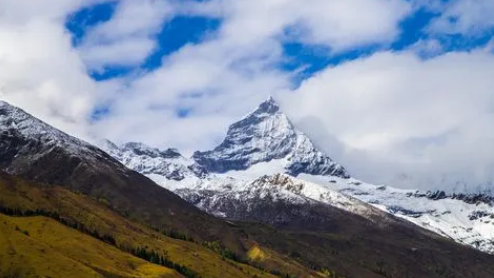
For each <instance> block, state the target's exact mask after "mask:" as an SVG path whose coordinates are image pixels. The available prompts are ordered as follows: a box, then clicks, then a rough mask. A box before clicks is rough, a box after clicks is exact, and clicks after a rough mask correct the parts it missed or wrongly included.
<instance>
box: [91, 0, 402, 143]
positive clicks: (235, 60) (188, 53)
mask: <svg viewBox="0 0 494 278" xmlns="http://www.w3.org/2000/svg"><path fill="white" fill-rule="evenodd" d="M173 9H174V10H175V12H177V13H185V14H194V15H197V14H200V15H203V16H213V17H219V18H221V19H222V25H221V27H220V29H219V30H218V32H216V33H215V34H211V35H210V36H209V37H208V39H207V40H206V41H204V42H201V43H198V44H189V45H187V46H185V47H183V48H182V49H180V50H178V51H177V52H176V53H173V54H172V55H170V56H169V57H166V58H165V59H164V60H163V66H162V67H161V68H159V69H158V70H155V71H153V72H150V73H148V74H144V75H143V76H141V77H139V78H137V79H136V80H134V81H133V82H131V85H130V86H129V87H126V88H125V92H124V94H125V97H120V98H114V102H113V104H112V113H111V115H109V116H108V117H107V118H106V119H104V120H103V121H101V122H99V123H98V128H100V129H101V130H102V131H107V134H108V136H109V137H110V138H112V139H122V138H125V139H131V140H143V141H146V142H148V143H151V144H155V145H158V146H175V147H178V148H181V149H187V150H191V149H194V148H199V149H205V148H210V147H212V146H213V144H214V143H217V140H218V139H220V137H221V136H222V135H223V133H224V131H225V129H226V125H227V123H231V122H232V121H233V120H235V119H236V118H238V117H239V116H241V115H242V114H244V113H247V112H248V111H249V110H250V109H252V108H253V107H255V106H256V105H257V104H258V102H260V101H261V100H263V99H264V98H265V97H266V96H267V95H269V94H274V93H275V92H277V91H280V90H286V89H289V88H290V86H291V82H290V80H291V77H292V76H291V73H285V72H282V71H280V70H278V69H277V65H278V64H279V63H280V62H282V61H283V59H284V54H283V49H282V43H283V41H285V40H287V39H296V40H299V41H303V42H305V43H313V44H323V45H325V46H328V47H331V48H334V49H343V48H350V47H355V46H358V45H363V44H368V43H387V42H389V41H390V40H392V39H393V38H394V37H395V36H396V35H397V34H398V33H399V30H398V24H399V22H400V20H401V19H403V17H405V16H406V14H407V13H408V12H409V11H410V7H409V4H408V3H407V2H406V1H401V0H372V1H368V0H366V1H361V0H349V1H345V3H342V2H341V1H319V0H317V1H313V3H312V4H311V5H307V4H306V3H302V2H300V1H293V0H290V1H288V0H276V1H260V0H256V1H222V0H218V1H215V0H213V1H208V2H202V3H197V2H186V3H185V4H184V5H178V6H174V8H173ZM287 28H292V29H293V30H296V31H297V35H296V36H295V35H293V34H292V35H291V36H290V38H287V37H286V36H285V35H284V34H285V31H286V30H287ZM110 30H111V29H110ZM177 109H190V110H191V111H192V112H191V115H190V116H189V118H188V119H187V120H184V119H181V118H178V117H177V115H176V110H177ZM129 111H131V112H129ZM129 113H130V114H132V115H134V116H133V117H130V118H129V117H128V115H129ZM137 115H148V117H139V116H137ZM218 115H221V116H220V117H218ZM124 118H125V122H126V124H127V126H126V127H119V128H114V127H115V124H114V123H115V122H118V121H119V120H118V119H122V121H123V119H124ZM219 118H221V122H222V123H223V124H222V125H220V124H216V123H213V122H214V121H215V120H218V119H219ZM206 123H207V124H206ZM135 126H141V127H142V126H152V127H160V128H159V130H158V131H157V130H156V128H149V129H145V130H146V131H144V130H143V131H142V132H134V127H135ZM169 126H171V127H173V128H174V130H181V131H183V134H186V136H185V137H186V138H187V140H184V139H182V138H180V137H179V136H176V133H175V132H167V128H165V127H169ZM190 142H194V143H196V144H194V145H192V144H189V143H190Z"/></svg>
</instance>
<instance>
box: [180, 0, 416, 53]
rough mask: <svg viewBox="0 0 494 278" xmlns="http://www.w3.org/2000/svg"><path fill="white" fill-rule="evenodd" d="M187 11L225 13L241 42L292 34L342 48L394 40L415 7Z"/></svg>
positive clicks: (220, 1) (285, 2) (327, 4)
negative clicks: (399, 25) (402, 21)
mask: <svg viewBox="0 0 494 278" xmlns="http://www.w3.org/2000/svg"><path fill="white" fill-rule="evenodd" d="M186 10H187V9H186ZM188 11H189V12H191V13H194V12H195V13H205V14H211V15H213V16H220V15H221V16H222V17H223V18H224V19H225V27H224V28H223V30H222V32H223V35H224V36H228V37H231V38H232V39H235V41H237V42H238V43H252V42H257V41H260V40H263V39H266V38H270V37H284V36H288V37H285V38H284V39H289V40H296V41H300V42H303V43H308V44H318V45H324V46H327V47H330V48H332V49H333V50H343V49H347V48H353V47H357V46H361V45H365V44H372V43H386V42H390V41H392V40H393V39H394V38H396V36H397V35H399V33H400V30H399V28H398V23H399V22H400V21H401V20H403V19H404V18H405V17H406V16H407V15H408V14H409V13H411V12H412V6H411V4H410V3H409V2H408V1H403V0H346V1H338V0H312V1H310V2H303V1H297V0H276V1H263V0H252V1H242V0H238V1H228V0H227V1H224V0H213V1H209V2H206V3H199V4H197V3H196V4H190V5H189V9H188ZM287 32H288V33H289V34H287Z"/></svg>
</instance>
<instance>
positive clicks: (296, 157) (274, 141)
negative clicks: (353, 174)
mask: <svg viewBox="0 0 494 278" xmlns="http://www.w3.org/2000/svg"><path fill="white" fill-rule="evenodd" d="M193 159H194V160H195V161H196V162H198V163H199V164H201V165H202V166H204V167H205V168H206V169H207V170H208V171H209V172H213V173H225V172H228V171H232V170H245V169H248V168H249V167H251V166H252V165H254V164H257V163H268V162H271V161H278V162H281V163H283V164H284V170H283V171H285V172H286V173H289V174H292V175H295V176H296V175H298V174H300V173H306V174H312V175H333V176H339V177H344V178H347V177H349V175H348V174H347V173H346V170H345V169H344V168H343V167H342V166H340V165H338V164H336V163H335V162H333V161H332V160H331V158H329V157H328V156H327V155H325V154H323V153H322V152H320V151H318V150H317V149H316V148H315V146H314V145H313V144H312V141H311V140H310V138H308V137H307V136H306V135H305V134H304V133H302V132H300V131H299V130H297V129H296V128H295V126H294V125H293V124H292V123H291V121H290V120H289V119H288V117H287V116H286V115H285V114H283V113H282V112H281V111H280V107H279V106H278V104H277V103H276V101H275V100H274V99H273V98H272V97H270V98H268V99H267V100H266V101H264V102H263V103H261V104H260V105H259V107H258V108H257V109H256V110H254V112H252V113H250V114H249V115H247V116H246V117H244V118H243V119H241V120H240V121H238V122H236V123H234V124H232V125H231V126H230V127H229V129H228V132H227V134H226V137H225V139H224V140H223V142H222V143H221V144H220V145H218V146H217V147H216V148H215V149H213V150H212V151H207V152H196V153H194V155H193Z"/></svg>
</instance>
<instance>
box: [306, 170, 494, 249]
mask: <svg viewBox="0 0 494 278" xmlns="http://www.w3.org/2000/svg"><path fill="white" fill-rule="evenodd" d="M299 178H301V179H303V180H307V181H311V182H314V183H317V184H320V185H322V186H326V187H329V188H332V189H334V190H337V191H339V192H341V193H344V194H347V195H349V196H353V197H355V198H358V199H360V200H362V201H364V202H366V203H369V204H372V205H374V206H375V207H377V208H379V209H381V210H383V211H385V212H388V213H390V214H393V215H395V216H398V217H400V218H403V219H406V220H408V221H410V222H412V223H415V224H417V225H418V226H421V227H423V228H425V229H428V230H430V231H433V232H436V233H438V234H440V235H443V236H445V237H448V238H451V239H453V240H455V241H457V242H459V243H462V244H467V245H471V246H473V247H475V248H477V249H479V250H481V251H484V252H487V253H491V254H494V201H493V199H492V198H491V197H489V196H484V195H458V194H454V195H446V193H444V192H426V193H422V192H419V191H416V190H404V189H396V188H393V187H390V186H385V185H373V184H368V183H365V182H361V181H359V180H356V179H340V178H337V177H334V178H328V177H322V176H311V175H302V176H300V177H299Z"/></svg>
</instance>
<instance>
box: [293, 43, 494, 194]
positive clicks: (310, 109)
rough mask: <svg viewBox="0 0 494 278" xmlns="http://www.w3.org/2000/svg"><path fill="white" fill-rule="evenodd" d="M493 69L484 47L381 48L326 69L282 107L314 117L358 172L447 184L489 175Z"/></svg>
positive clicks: (296, 114)
mask: <svg viewBox="0 0 494 278" xmlns="http://www.w3.org/2000/svg"><path fill="white" fill-rule="evenodd" d="M493 75H494V56H493V55H491V54H489V53H486V52H485V51H480V50H479V51H475V52H471V53H447V54H444V55H441V56H438V57H435V58H431V59H427V60H422V59H420V58H418V57H417V56H415V55H414V54H413V53H412V52H402V53H391V52H383V53H377V54H374V55H372V56H371V57H369V58H365V59H361V60H357V61H353V62H348V63H346V64H343V65H339V66H337V67H333V68H328V69H326V70H324V71H323V72H321V73H320V74H318V75H316V76H314V77H312V78H310V79H309V80H307V81H306V82H304V83H303V85H302V86H301V87H300V88H299V89H298V90H297V91H296V92H295V93H294V94H293V95H292V96H291V97H289V98H288V99H286V100H285V102H284V106H285V108H287V109H288V110H289V112H290V114H291V115H293V116H294V117H296V118H297V119H299V120H301V119H304V118H305V117H312V118H317V119H319V121H320V122H321V123H320V124H319V128H324V129H325V130H326V132H327V133H329V134H333V135H334V136H336V138H337V140H339V141H340V142H342V143H343V145H344V146H345V147H344V148H346V150H345V151H346V153H345V151H343V153H344V154H342V155H341V157H339V159H340V160H343V163H344V162H345V161H348V167H349V168H350V171H351V170H352V167H355V169H356V174H357V175H360V176H362V177H364V178H368V179H372V180H374V181H379V182H389V181H390V180H393V179H394V178H396V176H397V175H398V174H400V173H408V174H411V176H413V177H414V181H413V182H414V183H418V184H421V185H422V186H424V187H429V188H430V187H432V186H436V185H437V186H443V187H449V188H450V189H451V187H452V186H453V184H451V183H450V182H451V181H455V182H456V181H458V180H469V181H470V182H471V183H473V184H474V185H477V183H479V184H480V183H482V182H486V181H490V180H494V174H492V171H490V169H492V168H491V167H492V166H493V164H494V160H493V159H492V158H493V157H494V145H493V144H492V142H493V140H494V131H493V130H492V128H491V125H492V120H494V102H493V100H494V92H493V90H492V88H493V82H492V76H493ZM309 132H311V130H309ZM316 135H317V134H316ZM316 139H317V141H318V142H319V143H320V144H321V145H323V146H324V142H325V141H324V140H325V139H324V138H316ZM326 147H327V148H329V149H331V146H326ZM340 147H341V146H340ZM360 156H362V158H363V159H361V160H359V157H360ZM445 178H446V180H447V181H448V182H446V181H444V180H443V179H445ZM442 180H443V181H442ZM393 181H394V182H398V181H396V180H393ZM399 182H400V183H404V181H399ZM450 186H451V187H450Z"/></svg>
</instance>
